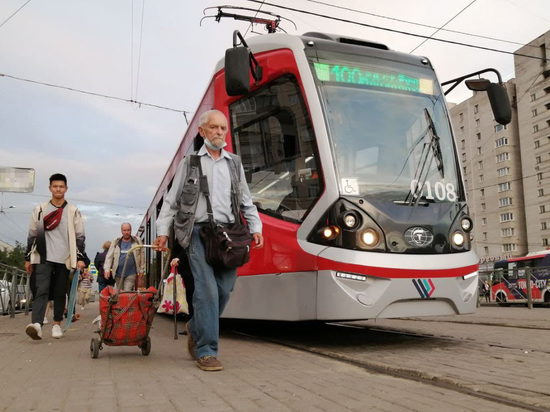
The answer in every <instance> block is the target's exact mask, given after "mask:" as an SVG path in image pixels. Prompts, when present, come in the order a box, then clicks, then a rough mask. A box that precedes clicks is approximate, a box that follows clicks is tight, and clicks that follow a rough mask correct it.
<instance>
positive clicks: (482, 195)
mask: <svg viewBox="0 0 550 412" xmlns="http://www.w3.org/2000/svg"><path fill="white" fill-rule="evenodd" d="M479 194H480V197H481V198H484V197H485V189H480V190H479Z"/></svg>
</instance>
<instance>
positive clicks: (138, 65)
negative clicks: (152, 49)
mask: <svg viewBox="0 0 550 412" xmlns="http://www.w3.org/2000/svg"><path fill="white" fill-rule="evenodd" d="M144 17H145V0H143V3H142V8H141V28H140V32H139V53H138V63H137V75H136V93H135V95H134V96H135V98H136V99H137V96H138V88H139V73H140V70H141V47H142V45H143V22H144Z"/></svg>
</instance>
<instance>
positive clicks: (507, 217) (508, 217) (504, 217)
mask: <svg viewBox="0 0 550 412" xmlns="http://www.w3.org/2000/svg"><path fill="white" fill-rule="evenodd" d="M512 220H514V214H513V213H512V212H507V213H501V214H500V221H501V222H511V221H512Z"/></svg>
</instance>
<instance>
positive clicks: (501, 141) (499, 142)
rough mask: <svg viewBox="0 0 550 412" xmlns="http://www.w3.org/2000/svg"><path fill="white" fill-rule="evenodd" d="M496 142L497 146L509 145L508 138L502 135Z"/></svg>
mask: <svg viewBox="0 0 550 412" xmlns="http://www.w3.org/2000/svg"><path fill="white" fill-rule="evenodd" d="M495 143H496V146H497V147H502V146H508V138H507V137H501V138H500V139H497V140H496V142H495Z"/></svg>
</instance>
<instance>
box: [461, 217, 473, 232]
mask: <svg viewBox="0 0 550 412" xmlns="http://www.w3.org/2000/svg"><path fill="white" fill-rule="evenodd" d="M460 226H461V227H462V230H463V231H465V232H469V231H470V230H472V227H473V226H474V224H473V223H472V219H470V218H469V217H463V218H462V220H461V221H460Z"/></svg>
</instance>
